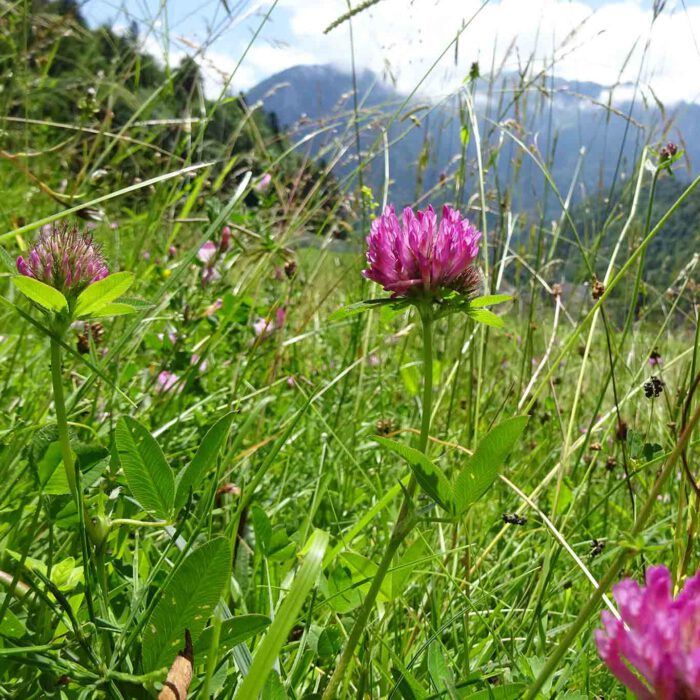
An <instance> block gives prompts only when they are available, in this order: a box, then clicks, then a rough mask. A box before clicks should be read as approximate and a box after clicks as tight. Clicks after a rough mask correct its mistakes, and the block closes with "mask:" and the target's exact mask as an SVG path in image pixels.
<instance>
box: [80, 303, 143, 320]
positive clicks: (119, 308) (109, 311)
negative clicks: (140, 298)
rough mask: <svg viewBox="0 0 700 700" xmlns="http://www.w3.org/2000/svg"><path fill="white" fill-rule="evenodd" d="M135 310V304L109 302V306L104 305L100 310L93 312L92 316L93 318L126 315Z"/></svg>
mask: <svg viewBox="0 0 700 700" xmlns="http://www.w3.org/2000/svg"><path fill="white" fill-rule="evenodd" d="M134 311H136V307H135V306H132V305H131V304H123V303H121V302H118V303H115V304H107V306H102V307H100V309H99V310H98V311H95V312H94V313H91V314H90V316H92V317H93V318H108V317H109V316H125V315H126V314H133V313H134Z"/></svg>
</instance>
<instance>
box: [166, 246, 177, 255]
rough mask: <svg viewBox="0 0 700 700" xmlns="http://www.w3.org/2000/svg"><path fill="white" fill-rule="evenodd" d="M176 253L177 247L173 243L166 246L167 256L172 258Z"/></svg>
mask: <svg viewBox="0 0 700 700" xmlns="http://www.w3.org/2000/svg"><path fill="white" fill-rule="evenodd" d="M176 255H177V248H176V247H175V246H174V245H171V246H170V247H169V248H168V257H170V258H174V257H175V256H176Z"/></svg>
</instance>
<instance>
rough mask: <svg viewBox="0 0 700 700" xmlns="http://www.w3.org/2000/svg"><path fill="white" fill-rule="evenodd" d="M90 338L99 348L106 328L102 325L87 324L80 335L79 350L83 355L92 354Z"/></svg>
mask: <svg viewBox="0 0 700 700" xmlns="http://www.w3.org/2000/svg"><path fill="white" fill-rule="evenodd" d="M90 338H92V342H93V343H94V344H95V347H99V346H100V345H101V344H102V340H103V338H104V326H103V325H102V324H101V323H85V326H84V329H83V332H82V333H78V340H77V343H76V345H77V350H78V352H79V353H80V354H81V355H87V353H89V352H90Z"/></svg>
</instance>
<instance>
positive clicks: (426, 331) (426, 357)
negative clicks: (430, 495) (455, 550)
mask: <svg viewBox="0 0 700 700" xmlns="http://www.w3.org/2000/svg"><path fill="white" fill-rule="evenodd" d="M420 313H421V320H422V322H423V402H422V414H421V429H420V438H419V443H418V449H419V450H420V451H421V452H425V451H426V448H427V446H428V436H429V435H430V418H431V413H432V399H433V317H432V310H431V308H430V306H429V305H428V304H426V305H425V306H423V307H420ZM415 490H416V481H415V477H413V476H411V479H410V481H409V482H408V485H407V487H406V490H405V491H404V499H403V503H402V504H401V510H400V511H399V516H398V518H397V519H396V524H395V525H394V530H393V531H392V533H391V537H390V538H389V542H388V544H387V547H386V550H385V551H384V554H383V555H382V559H381V561H380V562H379V566H378V567H377V571H376V573H375V574H374V578H373V579H372V583H371V584H370V587H369V590H368V591H367V595H366V596H365V599H364V601H363V602H362V607H361V608H360V611H359V613H358V615H357V619H356V620H355V624H354V625H353V627H352V630H351V631H350V635H349V636H348V639H347V641H346V642H345V647H344V648H343V653H342V654H341V655H340V659H339V660H338V665H337V666H336V667H335V670H334V671H333V675H332V676H331V678H330V680H329V681H328V685H327V686H326V689H325V691H324V693H323V696H322V700H334V699H335V698H337V697H338V687H339V685H340V683H341V682H342V680H343V678H344V676H345V673H346V671H347V668H348V665H349V663H350V660H351V659H352V657H353V654H354V652H355V648H356V647H357V645H358V643H359V641H360V638H361V637H362V633H363V632H364V630H365V628H366V627H367V621H368V620H369V616H370V614H371V613H372V610H373V608H374V603H375V601H376V599H377V595H378V594H379V590H380V588H381V586H382V583H383V582H384V579H385V578H386V575H387V573H388V571H389V567H390V566H391V561H392V559H393V558H394V555H395V554H396V552H397V551H398V549H399V547H400V546H401V543H402V542H403V541H404V539H405V538H406V536H407V535H408V533H409V532H410V531H411V530H412V529H413V526H414V525H415V523H416V520H415V517H414V513H413V494H414V493H415Z"/></svg>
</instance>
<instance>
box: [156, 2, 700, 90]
mask: <svg viewBox="0 0 700 700" xmlns="http://www.w3.org/2000/svg"><path fill="white" fill-rule="evenodd" d="M170 2H171V3H174V4H175V5H178V4H179V3H185V2H186V0H170ZM244 5H245V8H246V9H245V11H241V13H240V16H239V17H238V18H237V20H236V21H235V22H232V23H230V26H227V27H226V29H225V30H222V31H220V32H219V36H218V37H217V39H216V41H214V42H213V43H212V44H211V46H208V48H207V50H206V51H204V53H203V58H202V60H201V64H202V67H203V69H204V72H205V75H206V80H207V92H208V93H210V94H212V93H215V92H217V91H218V90H220V88H221V84H222V82H224V81H225V80H227V79H228V77H229V76H230V75H231V72H232V71H233V69H234V67H235V66H236V64H237V62H238V59H239V58H240V56H241V55H242V53H243V50H244V49H245V47H246V45H247V43H248V41H249V40H250V37H251V36H252V33H253V31H255V29H256V28H257V27H258V25H259V24H260V23H261V22H262V18H263V16H264V14H265V12H266V11H267V10H268V9H269V7H270V3H269V0H268V1H267V2H261V1H259V0H258V1H256V2H249V3H245V2H242V3H239V4H238V6H239V7H241V6H244ZM190 7H191V6H190ZM204 7H206V8H208V9H209V10H211V11H215V10H213V9H212V6H211V5H209V4H207V5H205V6H203V8H204ZM214 7H218V8H220V3H216V4H215V6H214ZM346 11H347V4H346V2H345V0H324V1H323V2H319V0H280V2H279V3H278V4H277V6H276V7H275V9H274V10H273V12H272V14H271V18H270V20H269V21H267V22H265V23H264V28H263V30H262V32H261V33H260V36H259V37H258V38H257V40H256V41H255V43H254V44H253V46H252V47H251V48H250V49H249V51H248V54H247V55H246V57H245V60H244V61H243V63H242V64H241V66H240V68H239V69H238V71H237V73H236V75H235V76H234V79H233V81H232V83H231V85H232V87H233V89H236V90H241V89H243V90H244V89H246V88H248V87H251V86H252V85H254V84H255V83H257V82H259V81H260V80H262V79H264V78H266V77H268V76H270V75H272V74H274V73H276V72H278V71H280V70H283V69H285V68H288V67H291V66H294V65H299V64H314V63H319V64H322V63H332V64H335V65H337V66H340V67H343V68H349V66H350V36H349V29H350V24H349V23H347V22H346V23H344V24H342V25H341V26H339V27H338V28H337V29H335V30H333V31H332V32H330V33H329V34H327V35H326V34H324V33H323V30H324V29H325V28H326V27H327V26H328V25H329V24H330V23H331V22H332V21H333V20H335V19H337V18H338V17H340V16H341V15H342V14H344V13H345V12H346ZM202 12H203V10H202ZM202 12H200V15H199V22H200V25H201V26H200V28H199V30H197V29H196V28H195V26H196V22H194V21H183V22H180V24H179V25H176V26H175V27H173V28H171V30H172V29H174V32H172V31H171V34H170V38H171V40H172V39H173V35H174V34H176V35H177V34H179V35H180V37H181V38H182V39H184V40H185V42H186V41H187V38H188V36H189V35H188V31H191V33H192V35H194V34H196V32H197V31H200V33H201V27H202V26H205V25H206V26H207V27H211V26H213V25H212V22H209V21H208V20H203V17H204V15H203V14H202ZM219 19H220V17H219ZM652 20H653V15H652V9H651V3H650V2H641V0H610V1H607V2H601V0H491V1H490V2H483V1H482V0H381V1H380V2H379V3H378V4H376V5H375V6H373V7H372V8H370V9H369V10H367V11H364V12H362V13H361V14H359V15H357V16H356V17H355V18H354V19H353V21H352V29H353V35H354V43H355V62H356V65H357V66H358V67H359V68H361V69H362V68H368V69H370V70H373V71H375V72H377V73H379V74H380V75H383V76H384V77H386V78H388V79H391V80H395V82H396V84H397V87H398V88H399V90H401V91H403V92H409V91H412V90H413V89H414V88H416V86H418V85H419V84H420V92H422V93H423V94H424V95H427V96H431V95H433V96H439V95H441V94H444V93H446V92H449V91H451V90H453V89H455V88H456V87H458V86H459V85H460V83H461V82H462V81H463V79H464V77H465V75H467V73H468V71H469V67H470V65H471V63H472V62H473V61H478V62H479V64H480V66H481V70H482V72H488V71H489V70H491V68H492V67H496V68H499V67H502V68H503V69H504V70H510V71H512V70H519V69H521V68H523V67H524V66H525V65H527V64H528V62H530V64H529V65H530V66H532V67H535V68H538V69H539V68H547V69H548V72H552V73H554V74H555V75H558V76H560V77H562V78H564V79H566V80H572V81H574V80H579V81H591V82H596V83H600V84H601V85H605V86H617V85H618V84H620V83H630V82H635V81H636V80H637V78H638V77H639V79H640V87H641V88H642V89H643V90H646V91H647V92H649V93H650V91H652V90H653V93H654V94H655V95H656V96H657V97H658V98H659V99H661V100H662V101H664V102H667V103H673V102H676V101H679V100H685V101H698V100H700V83H698V81H696V80H692V79H689V76H694V75H697V73H698V72H699V70H700V48H699V44H700V6H699V5H698V4H692V2H691V0H686V2H685V3H683V2H681V0H668V2H667V3H666V6H665V8H664V10H663V12H661V14H660V15H659V16H658V17H657V18H656V19H655V20H654V21H652ZM462 29H463V31H462ZM460 32H461V33H460ZM458 33H460V36H459V39H458V41H455V37H456V36H457V34H458ZM203 34H204V35H205V34H206V32H204V33H203ZM201 40H202V41H203V40H204V39H201ZM451 42H454V43H452V45H450V44H451ZM446 49H447V50H446ZM187 50H188V49H187V47H186V46H183V45H182V43H180V45H179V46H175V47H172V48H171V58H172V57H173V56H179V55H184V53H185V52H187ZM189 52H190V53H191V50H190V51H189ZM443 52H444V56H443V57H442V59H441V60H439V61H438V60H437V59H438V58H439V57H440V55H441V54H442V53H443ZM436 61H437V63H436ZM426 74H427V77H426ZM628 96H629V89H628V88H625V87H624V86H623V87H620V88H616V90H615V92H614V93H613V99H615V100H623V99H624V98H625V97H628Z"/></svg>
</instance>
